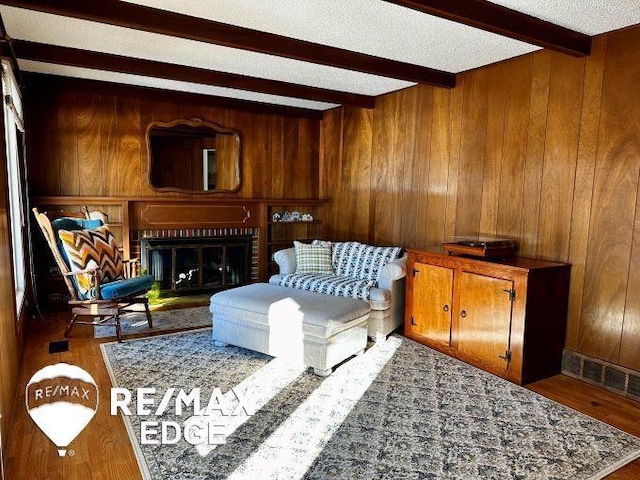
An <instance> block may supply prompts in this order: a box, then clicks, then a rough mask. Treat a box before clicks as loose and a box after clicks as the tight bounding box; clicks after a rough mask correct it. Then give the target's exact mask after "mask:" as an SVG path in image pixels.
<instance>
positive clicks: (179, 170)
mask: <svg viewBox="0 0 640 480" xmlns="http://www.w3.org/2000/svg"><path fill="white" fill-rule="evenodd" d="M147 151H148V155H149V169H148V172H149V173H148V179H149V184H150V185H151V187H152V188H154V189H155V190H159V191H179V192H184V193H215V192H227V193H229V192H236V191H238V189H239V188H240V181H241V178H240V135H239V134H238V132H236V131H235V130H231V129H228V128H223V127H220V126H219V125H216V124H214V123H210V122H205V121H203V120H200V119H196V118H193V119H188V120H186V119H181V120H175V121H172V122H152V123H151V124H150V125H149V126H148V127H147Z"/></svg>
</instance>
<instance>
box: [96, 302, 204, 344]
mask: <svg viewBox="0 0 640 480" xmlns="http://www.w3.org/2000/svg"><path fill="white" fill-rule="evenodd" d="M211 318H212V317H211V312H210V311H209V307H192V308H177V309H173V310H160V311H152V312H151V320H152V323H153V327H152V328H149V324H148V323H147V317H146V315H145V314H144V312H140V313H128V314H127V315H125V316H123V317H122V318H121V320H120V325H121V328H122V334H123V335H125V336H126V335H134V334H154V333H157V332H165V333H166V332H175V331H181V330H192V329H195V328H204V327H210V326H211ZM93 336H94V337H95V338H105V337H115V336H116V327H115V326H114V325H96V326H95V327H93Z"/></svg>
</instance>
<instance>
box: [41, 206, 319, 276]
mask: <svg viewBox="0 0 640 480" xmlns="http://www.w3.org/2000/svg"><path fill="white" fill-rule="evenodd" d="M329 201H330V200H329V199H315V198H238V197H231V198H229V197H218V196H213V195H212V196H203V195H198V196H197V197H195V196H180V197H177V196H176V197H170V196H162V197H102V196H101V197H89V196H46V197H45V196H36V197H32V198H31V203H32V205H33V206H34V207H38V208H39V209H47V208H49V209H51V207H57V206H59V207H61V208H65V209H73V210H75V211H79V210H80V209H81V208H82V207H83V206H85V205H86V206H88V207H89V209H111V210H112V211H114V213H115V217H112V218H115V219H116V221H117V219H121V220H122V221H121V222H118V224H119V225H120V226H121V230H122V246H123V249H124V252H125V255H127V256H128V254H129V252H130V249H131V245H130V243H131V242H132V240H131V232H134V231H142V230H186V229H218V228H220V229H227V228H258V229H265V232H266V231H267V230H266V229H267V228H268V226H269V225H270V224H271V223H272V222H271V218H270V215H269V209H270V208H273V207H276V208H279V207H283V208H285V207H295V208H304V207H311V206H318V207H319V206H322V205H323V204H325V203H327V202H329ZM297 223H300V224H305V223H319V222H297ZM114 225H115V223H114ZM266 238H267V235H265V234H263V235H260V247H259V248H260V254H259V258H260V275H259V277H260V279H261V280H264V279H265V277H266V274H267V267H266V264H267V258H268V256H269V255H268V245H267V240H266Z"/></svg>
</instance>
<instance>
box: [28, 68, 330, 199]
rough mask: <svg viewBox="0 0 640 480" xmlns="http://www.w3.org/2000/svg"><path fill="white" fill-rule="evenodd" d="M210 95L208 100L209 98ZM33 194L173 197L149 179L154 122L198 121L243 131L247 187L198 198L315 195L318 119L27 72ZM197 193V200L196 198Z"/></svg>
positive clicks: (316, 187)
mask: <svg viewBox="0 0 640 480" xmlns="http://www.w3.org/2000/svg"><path fill="white" fill-rule="evenodd" d="M203 98H204V97H203ZM25 112H26V116H27V118H26V122H27V131H28V132H29V134H28V145H27V148H28V158H29V175H30V183H31V185H30V188H31V194H32V195H36V196H51V195H71V196H123V197H167V196H181V197H185V196H186V197H188V195H184V194H178V193H173V194H169V193H159V192H156V191H154V190H152V189H151V188H150V187H149V185H148V182H147V146H146V139H145V130H146V128H147V125H148V124H149V123H150V122H152V121H170V120H175V119H178V118H194V117H196V118H200V119H203V120H207V121H210V122H213V123H217V124H218V125H221V126H224V127H227V128H232V129H235V130H238V131H239V132H240V136H241V141H242V153H241V155H242V185H241V188H240V190H239V191H238V192H237V193H234V194H214V195H213V196H208V197H203V196H202V195H200V196H198V197H197V198H200V199H203V198H228V197H241V198H284V197H288V198H317V196H318V149H319V132H320V121H319V120H316V119H309V118H292V117H285V116H280V115H269V114H265V113H252V112H247V111H241V110H232V109H226V108H217V107H215V106H211V105H209V104H208V103H207V102H204V101H203V102H198V101H197V100H192V101H185V100H184V99H182V98H181V99H180V100H179V101H178V100H172V98H171V95H170V93H166V92H158V93H157V94H155V95H149V94H147V95H139V94H137V90H135V89H130V90H128V89H127V87H126V86H123V87H121V88H113V87H109V88H106V87H105V84H102V83H100V82H88V81H83V82H77V81H73V80H65V79H62V78H59V77H47V76H31V77H28V81H27V87H26V90H25ZM194 198H195V197H194Z"/></svg>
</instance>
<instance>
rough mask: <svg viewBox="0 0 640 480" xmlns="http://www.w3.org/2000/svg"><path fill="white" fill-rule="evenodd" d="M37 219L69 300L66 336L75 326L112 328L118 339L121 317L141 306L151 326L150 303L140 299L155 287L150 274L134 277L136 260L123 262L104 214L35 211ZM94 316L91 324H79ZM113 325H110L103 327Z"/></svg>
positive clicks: (135, 275)
mask: <svg viewBox="0 0 640 480" xmlns="http://www.w3.org/2000/svg"><path fill="white" fill-rule="evenodd" d="M33 213H34V215H35V218H36V220H37V222H38V225H39V226H40V229H41V230H42V233H43V235H44V237H45V239H46V241H47V244H48V245H49V248H50V249H51V253H52V254H53V258H54V259H55V261H56V263H57V265H58V268H59V269H60V272H61V273H62V277H63V279H64V282H65V284H66V286H67V289H68V290H69V293H70V295H71V300H69V302H68V303H69V306H70V307H71V313H72V317H71V320H70V321H69V323H68V325H67V328H66V330H65V332H64V336H65V337H68V336H69V334H70V333H71V329H72V328H73V325H74V324H76V323H78V324H82V325H101V324H108V325H115V327H116V337H117V338H118V341H119V342H120V341H121V340H122V331H121V326H120V316H121V315H123V314H125V313H130V312H133V311H137V312H139V310H133V309H131V307H132V306H133V305H137V304H142V305H144V311H145V313H146V316H147V323H148V324H149V328H151V327H152V325H153V324H152V320H151V312H150V311H149V300H148V299H147V298H146V297H145V296H144V294H146V292H147V291H148V290H149V289H150V288H151V286H152V285H153V284H154V282H155V278H154V277H153V276H151V275H137V273H138V268H137V266H136V264H137V263H138V259H131V260H123V259H122V257H121V255H120V252H119V251H118V249H117V246H116V244H115V239H114V238H113V235H112V234H111V232H109V230H108V222H107V217H106V215H104V214H103V213H102V212H99V211H93V212H89V211H88V209H86V207H85V212H84V213H71V212H65V211H57V212H44V213H40V212H38V209H37V208H34V209H33ZM79 317H92V318H93V320H92V321H78V318H79ZM109 321H111V322H110V323H107V322H109Z"/></svg>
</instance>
